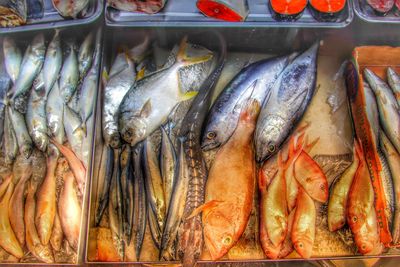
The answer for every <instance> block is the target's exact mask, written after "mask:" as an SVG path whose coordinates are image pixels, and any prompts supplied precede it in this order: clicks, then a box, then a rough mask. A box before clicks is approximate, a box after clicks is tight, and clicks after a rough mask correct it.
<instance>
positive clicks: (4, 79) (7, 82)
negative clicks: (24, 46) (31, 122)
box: [0, 50, 12, 141]
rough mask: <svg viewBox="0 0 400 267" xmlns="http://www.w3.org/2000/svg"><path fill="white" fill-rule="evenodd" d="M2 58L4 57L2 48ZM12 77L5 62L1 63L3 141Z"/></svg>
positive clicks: (0, 105)
mask: <svg viewBox="0 0 400 267" xmlns="http://www.w3.org/2000/svg"><path fill="white" fill-rule="evenodd" d="M0 58H4V55H3V54H2V52H1V50H0ZM11 83H12V81H11V78H10V76H9V75H8V74H7V71H6V69H5V66H4V64H3V65H0V140H1V141H3V136H4V128H5V126H4V124H5V116H6V114H5V113H6V105H7V102H8V90H9V89H10V87H11Z"/></svg>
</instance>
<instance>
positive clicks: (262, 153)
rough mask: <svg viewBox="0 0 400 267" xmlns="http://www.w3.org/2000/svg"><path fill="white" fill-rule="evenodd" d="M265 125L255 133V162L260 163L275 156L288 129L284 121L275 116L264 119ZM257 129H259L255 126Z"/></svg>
mask: <svg viewBox="0 0 400 267" xmlns="http://www.w3.org/2000/svg"><path fill="white" fill-rule="evenodd" d="M264 122H265V123H261V125H264V126H263V127H262V129H261V130H260V131H257V132H256V137H255V140H256V156H257V161H258V162H262V161H264V160H266V159H269V158H270V157H271V156H273V155H274V154H276V153H277V152H278V150H279V148H280V146H281V144H282V143H283V141H284V139H285V137H286V136H287V134H288V132H289V129H288V128H287V127H286V126H285V124H287V123H285V121H284V120H283V119H282V118H281V117H279V116H276V115H271V116H268V117H267V118H265V120H264ZM257 127H259V126H258V125H257Z"/></svg>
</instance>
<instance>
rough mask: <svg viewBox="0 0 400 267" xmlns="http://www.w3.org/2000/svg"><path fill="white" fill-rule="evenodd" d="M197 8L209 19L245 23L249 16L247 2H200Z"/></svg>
mask: <svg viewBox="0 0 400 267" xmlns="http://www.w3.org/2000/svg"><path fill="white" fill-rule="evenodd" d="M197 8H198V9H199V10H200V11H201V12H202V13H203V14H204V15H206V16H207V17H212V18H216V19H220V20H225V21H231V22H234V21H244V20H245V19H246V17H247V15H248V14H249V7H248V5H247V0H198V1H197Z"/></svg>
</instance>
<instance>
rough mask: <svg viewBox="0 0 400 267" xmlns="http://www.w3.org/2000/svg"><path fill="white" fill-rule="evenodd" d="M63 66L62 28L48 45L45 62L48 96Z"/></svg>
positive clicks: (45, 82)
mask: <svg viewBox="0 0 400 267" xmlns="http://www.w3.org/2000/svg"><path fill="white" fill-rule="evenodd" d="M61 66H62V50H61V40H60V30H58V29H57V30H56V32H55V33H54V36H53V39H52V40H51V42H50V43H49V45H48V46H47V51H46V57H45V60H44V64H43V75H44V77H43V78H44V88H45V91H46V98H47V96H48V94H49V92H50V90H52V89H53V86H54V83H55V82H56V81H57V78H58V75H59V73H60V70H61Z"/></svg>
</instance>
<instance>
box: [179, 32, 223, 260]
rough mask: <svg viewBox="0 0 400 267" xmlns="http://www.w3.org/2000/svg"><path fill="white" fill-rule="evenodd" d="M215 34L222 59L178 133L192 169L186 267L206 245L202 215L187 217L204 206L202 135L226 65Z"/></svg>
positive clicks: (183, 234)
mask: <svg viewBox="0 0 400 267" xmlns="http://www.w3.org/2000/svg"><path fill="white" fill-rule="evenodd" d="M214 34H215V37H216V38H217V40H218V43H219V45H218V47H219V51H218V53H219V56H218V59H217V63H216V66H215V67H214V69H213V70H212V71H211V73H210V74H209V75H208V77H207V79H206V80H205V81H204V82H203V83H202V85H201V86H200V89H199V93H198V94H197V95H196V97H195V98H194V99H193V102H192V105H191V107H190V109H189V111H188V112H187V113H186V115H185V117H184V118H183V120H182V126H181V128H180V129H179V133H178V137H179V138H181V140H183V147H184V151H185V157H186V162H187V164H188V168H189V186H188V189H187V190H188V191H187V194H186V201H185V209H184V215H183V217H184V219H183V223H182V225H181V229H180V234H179V237H178V241H177V242H178V245H177V254H178V256H179V257H180V258H181V259H182V263H183V266H193V265H194V263H195V261H196V260H197V259H198V258H199V257H200V254H201V252H202V248H203V244H204V239H203V232H202V221H201V216H200V214H198V215H195V216H193V217H191V218H188V216H189V215H190V214H191V213H192V212H193V211H194V210H195V209H196V208H198V207H199V206H201V205H202V204H204V194H205V182H206V179H207V167H206V164H205V160H204V158H203V155H202V150H201V134H202V129H203V126H204V125H203V124H204V121H205V119H206V116H207V111H208V109H209V108H210V105H211V98H212V95H213V93H214V90H215V86H216V84H217V81H218V80H219V77H220V75H221V72H222V70H223V68H224V66H225V58H226V43H225V40H224V38H223V37H222V36H221V35H220V34H218V33H214Z"/></svg>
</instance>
